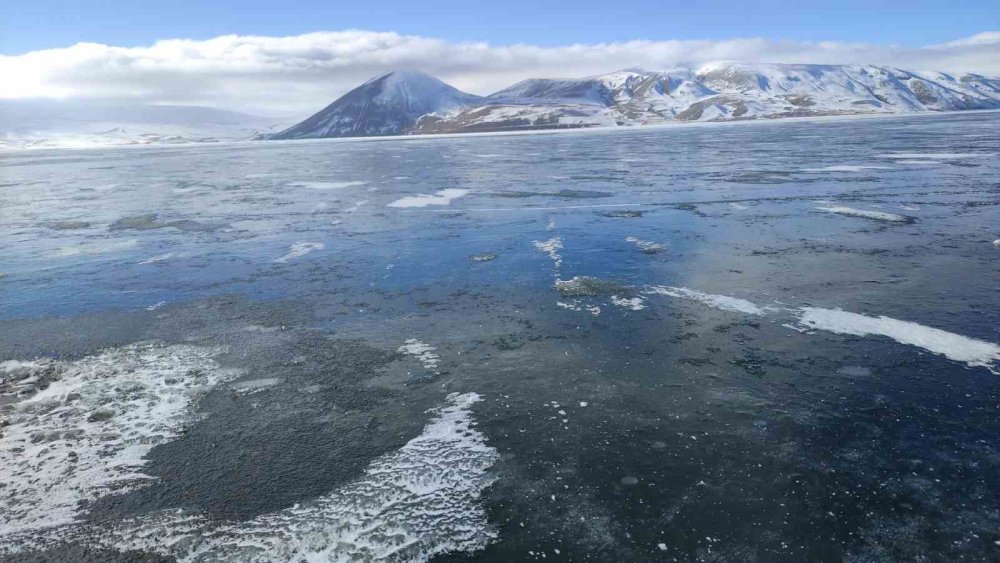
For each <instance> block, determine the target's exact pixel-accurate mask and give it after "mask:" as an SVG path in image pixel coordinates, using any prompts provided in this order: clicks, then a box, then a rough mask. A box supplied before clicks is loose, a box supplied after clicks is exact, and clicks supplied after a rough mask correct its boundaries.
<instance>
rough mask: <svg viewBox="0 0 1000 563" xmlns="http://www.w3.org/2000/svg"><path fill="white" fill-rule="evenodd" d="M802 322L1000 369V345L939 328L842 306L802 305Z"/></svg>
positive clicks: (811, 326)
mask: <svg viewBox="0 0 1000 563" xmlns="http://www.w3.org/2000/svg"><path fill="white" fill-rule="evenodd" d="M799 322H800V323H801V324H802V325H803V326H806V327H809V328H813V329H818V330H825V331H828V332H835V333H837V334H853V335H856V336H871V335H878V336H886V337H889V338H891V339H893V340H895V341H896V342H899V343H901V344H909V345H910V346H916V347H918V348H923V349H924V350H927V351H929V352H933V353H935V354H940V355H942V356H945V357H947V358H949V359H952V360H955V361H957V362H963V363H965V364H967V365H969V366H981V367H985V368H987V369H989V370H990V371H992V372H994V373H1000V365H998V362H1000V346H998V345H996V344H993V343H992V342H986V341H984V340H977V339H975V338H969V337H967V336H962V335H959V334H954V333H952V332H947V331H944V330H941V329H937V328H931V327H928V326H924V325H921V324H917V323H914V322H909V321H901V320H897V319H893V318H889V317H885V316H879V317H869V316H867V315H859V314H857V313H850V312H847V311H842V310H840V309H822V308H818V307H803V308H802V309H801V310H800V316H799Z"/></svg>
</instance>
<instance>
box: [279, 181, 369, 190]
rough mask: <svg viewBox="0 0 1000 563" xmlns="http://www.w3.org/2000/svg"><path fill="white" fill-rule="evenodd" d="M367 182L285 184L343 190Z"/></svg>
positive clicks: (294, 186) (292, 186) (313, 188)
mask: <svg viewBox="0 0 1000 563" xmlns="http://www.w3.org/2000/svg"><path fill="white" fill-rule="evenodd" d="M367 183H368V182H362V181H360V180H351V181H347V182H291V183H289V184H285V185H286V186H288V187H289V188H309V189H310V190H341V189H344V188H353V187H355V186H364V185H365V184H367Z"/></svg>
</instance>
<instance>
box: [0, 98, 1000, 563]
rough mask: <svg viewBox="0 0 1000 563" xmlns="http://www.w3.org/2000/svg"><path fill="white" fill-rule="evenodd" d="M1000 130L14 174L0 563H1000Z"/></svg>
mask: <svg viewBox="0 0 1000 563" xmlns="http://www.w3.org/2000/svg"><path fill="white" fill-rule="evenodd" d="M998 131H1000V113H975V114H960V115H954V114H953V115H942V116H934V117H926V116H923V117H910V118H880V119H863V120H862V119H848V120H839V121H838V120H830V121H800V122H772V123H753V124H736V125H718V126H715V125H708V126H699V127H683V128H682V127H678V128H664V129H635V130H628V131H620V130H616V131H606V132H601V131H588V132H582V133H564V134H537V135H525V136H482V137H457V138H418V139H417V138H415V139H406V140H381V141H380V140H351V141H316V142H258V143H247V144H233V145H214V146H213V145H200V146H185V147H162V148H161V147H156V148H154V147H144V148H128V149H102V150H82V151H72V150H62V151H58V150H46V151H42V150H38V151H23V152H6V153H0V255H2V256H3V260H2V261H0V380H2V381H0V417H2V419H3V421H4V422H3V424H5V425H6V426H3V427H0V431H2V432H3V437H2V438H0V483H2V484H0V556H2V558H3V559H4V560H18V559H23V560H27V561H34V560H38V559H39V558H40V557H41V558H49V559H54V560H60V559H64V560H79V559H81V558H89V559H94V558H100V559H115V558H118V559H120V560H125V561H131V560H136V559H139V558H141V557H142V556H143V554H147V555H149V554H152V555H154V556H159V557H165V558H171V557H173V558H177V559H182V560H194V561H213V560H219V559H225V558H231V559H232V560H279V561H286V560H290V561H299V560H306V559H308V558H316V559H323V558H330V559H332V560H369V559H389V560H427V559H431V558H434V559H435V560H451V559H454V560H462V561H466V560H476V561H512V560H525V559H527V560H534V559H538V560H541V559H546V560H574V561H580V560H588V559H589V560H602V561H624V560H674V559H676V560H680V561H686V560H694V559H699V560H718V561H746V560H753V559H757V560H761V561H803V560H824V561H842V560H856V561H872V560H883V559H887V558H894V559H903V560H912V559H916V558H919V557H922V556H923V557H927V558H929V559H930V560H941V561H945V560H957V559H960V558H966V559H968V560H990V559H994V560H995V559H997V558H1000V509H998V506H1000V442H998V441H997V436H998V435H1000V411H998V404H1000V378H998V374H1000V344H998V343H1000V240H998V239H1000V134H998ZM995 241H996V242H995ZM310 560H314V559H310Z"/></svg>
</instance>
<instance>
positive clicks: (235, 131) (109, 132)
mask: <svg viewBox="0 0 1000 563" xmlns="http://www.w3.org/2000/svg"><path fill="white" fill-rule="evenodd" d="M289 122H290V120H284V119H280V118H279V119H274V118H266V117H259V116H255V115H247V114H243V113H237V112H232V111H223V110H218V109H213V108H207V107H199V106H170V105H146V104H136V103H127V102H119V103H109V102H90V101H62V100H0V148H5V147H6V148H31V147H93V146H118V145H133V144H163V143H188V142H212V141H231V140H239V139H250V138H255V137H259V136H261V135H266V134H270V133H273V132H274V131H277V130H280V129H282V128H284V127H286V126H287V125H288V123H289Z"/></svg>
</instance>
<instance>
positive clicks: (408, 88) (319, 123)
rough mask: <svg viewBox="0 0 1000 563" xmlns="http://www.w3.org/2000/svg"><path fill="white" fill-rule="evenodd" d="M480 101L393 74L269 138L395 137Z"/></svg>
mask: <svg viewBox="0 0 1000 563" xmlns="http://www.w3.org/2000/svg"><path fill="white" fill-rule="evenodd" d="M480 100H481V98H480V97H479V96H474V95H472V94H466V93H464V92H461V91H459V90H457V89H455V88H453V87H451V86H449V85H447V84H445V83H444V82H441V81H440V80H438V79H437V78H434V77H433V76H430V75H428V74H424V73H422V72H417V71H412V70H402V71H395V72H390V73H387V74H383V75H381V76H377V77H375V78H373V79H371V80H369V81H368V82H365V83H364V84H362V85H361V86H358V87H357V88H355V89H354V90H351V91H350V92H348V93H347V94H344V95H343V96H342V97H340V98H339V99H337V101H335V102H333V103H332V104H330V105H329V106H327V107H326V108H324V109H323V110H321V111H320V112H319V113H316V114H315V115H313V116H312V117H310V118H309V119H306V120H305V121H303V122H302V123H299V124H298V125H295V126H294V127H291V128H289V129H286V130H284V131H282V132H280V133H277V134H275V135H271V136H270V137H269V138H270V139H311V138H321V137H359V136H371V135H395V134H399V133H404V132H408V131H409V130H411V129H412V128H413V126H414V125H415V124H416V122H417V119H418V118H419V117H420V116H423V115H427V114H436V113H447V112H448V111H451V110H456V109H459V108H462V107H467V106H471V105H474V104H477V103H479V102H480Z"/></svg>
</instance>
